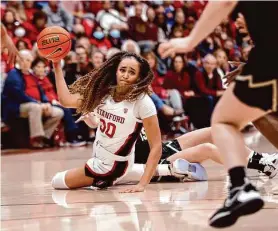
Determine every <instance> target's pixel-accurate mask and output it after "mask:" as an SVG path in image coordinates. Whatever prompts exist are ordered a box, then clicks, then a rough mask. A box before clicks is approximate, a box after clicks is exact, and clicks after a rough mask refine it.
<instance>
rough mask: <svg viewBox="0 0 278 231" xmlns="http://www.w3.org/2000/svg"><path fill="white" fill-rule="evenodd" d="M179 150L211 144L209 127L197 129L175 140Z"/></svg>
mask: <svg viewBox="0 0 278 231" xmlns="http://www.w3.org/2000/svg"><path fill="white" fill-rule="evenodd" d="M177 141H178V142H179V145H180V147H181V149H182V150H183V149H187V148H191V147H195V146H196V145H199V144H204V143H213V142H212V138H211V127H208V128H202V129H198V130H195V131H192V132H189V133H187V134H185V135H182V136H180V137H178V138H177Z"/></svg>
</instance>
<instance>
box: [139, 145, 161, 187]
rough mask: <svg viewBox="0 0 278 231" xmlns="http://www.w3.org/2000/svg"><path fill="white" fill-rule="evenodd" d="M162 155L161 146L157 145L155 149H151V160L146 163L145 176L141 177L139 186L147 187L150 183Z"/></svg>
mask: <svg viewBox="0 0 278 231" xmlns="http://www.w3.org/2000/svg"><path fill="white" fill-rule="evenodd" d="M161 153H162V147H161V145H157V146H156V147H153V148H152V149H151V151H150V155H149V158H148V160H147V163H146V168H145V171H144V174H143V176H142V177H141V179H140V182H139V184H141V185H144V186H146V185H147V184H149V183H150V181H151V179H152V177H153V176H154V173H155V170H156V168H157V165H158V162H159V160H160V157H161Z"/></svg>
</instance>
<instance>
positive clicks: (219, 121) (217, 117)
mask: <svg viewBox="0 0 278 231" xmlns="http://www.w3.org/2000/svg"><path fill="white" fill-rule="evenodd" d="M223 125H229V126H232V127H234V128H235V129H237V130H241V128H242V127H243V126H242V124H240V123H238V122H237V121H234V120H232V119H225V118H223V116H222V115H221V112H219V113H217V112H216V113H213V115H212V118H211V127H212V132H213V131H214V130H215V129H216V128H219V127H221V126H223Z"/></svg>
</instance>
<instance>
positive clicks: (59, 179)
mask: <svg viewBox="0 0 278 231" xmlns="http://www.w3.org/2000/svg"><path fill="white" fill-rule="evenodd" d="M66 173H67V171H64V172H58V173H56V175H55V176H54V177H53V178H52V182H51V184H52V187H53V188H55V189H69V187H68V186H67V185H66V181H65V178H66Z"/></svg>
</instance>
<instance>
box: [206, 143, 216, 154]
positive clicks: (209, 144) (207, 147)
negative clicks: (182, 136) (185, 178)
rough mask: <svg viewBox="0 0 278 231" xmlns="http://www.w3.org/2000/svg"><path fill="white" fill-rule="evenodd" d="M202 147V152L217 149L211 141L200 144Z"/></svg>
mask: <svg viewBox="0 0 278 231" xmlns="http://www.w3.org/2000/svg"><path fill="white" fill-rule="evenodd" d="M202 147H203V149H204V150H205V151H204V153H207V154H208V153H211V152H215V151H216V150H217V147H216V146H215V145H213V144H211V143H204V144H202Z"/></svg>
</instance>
